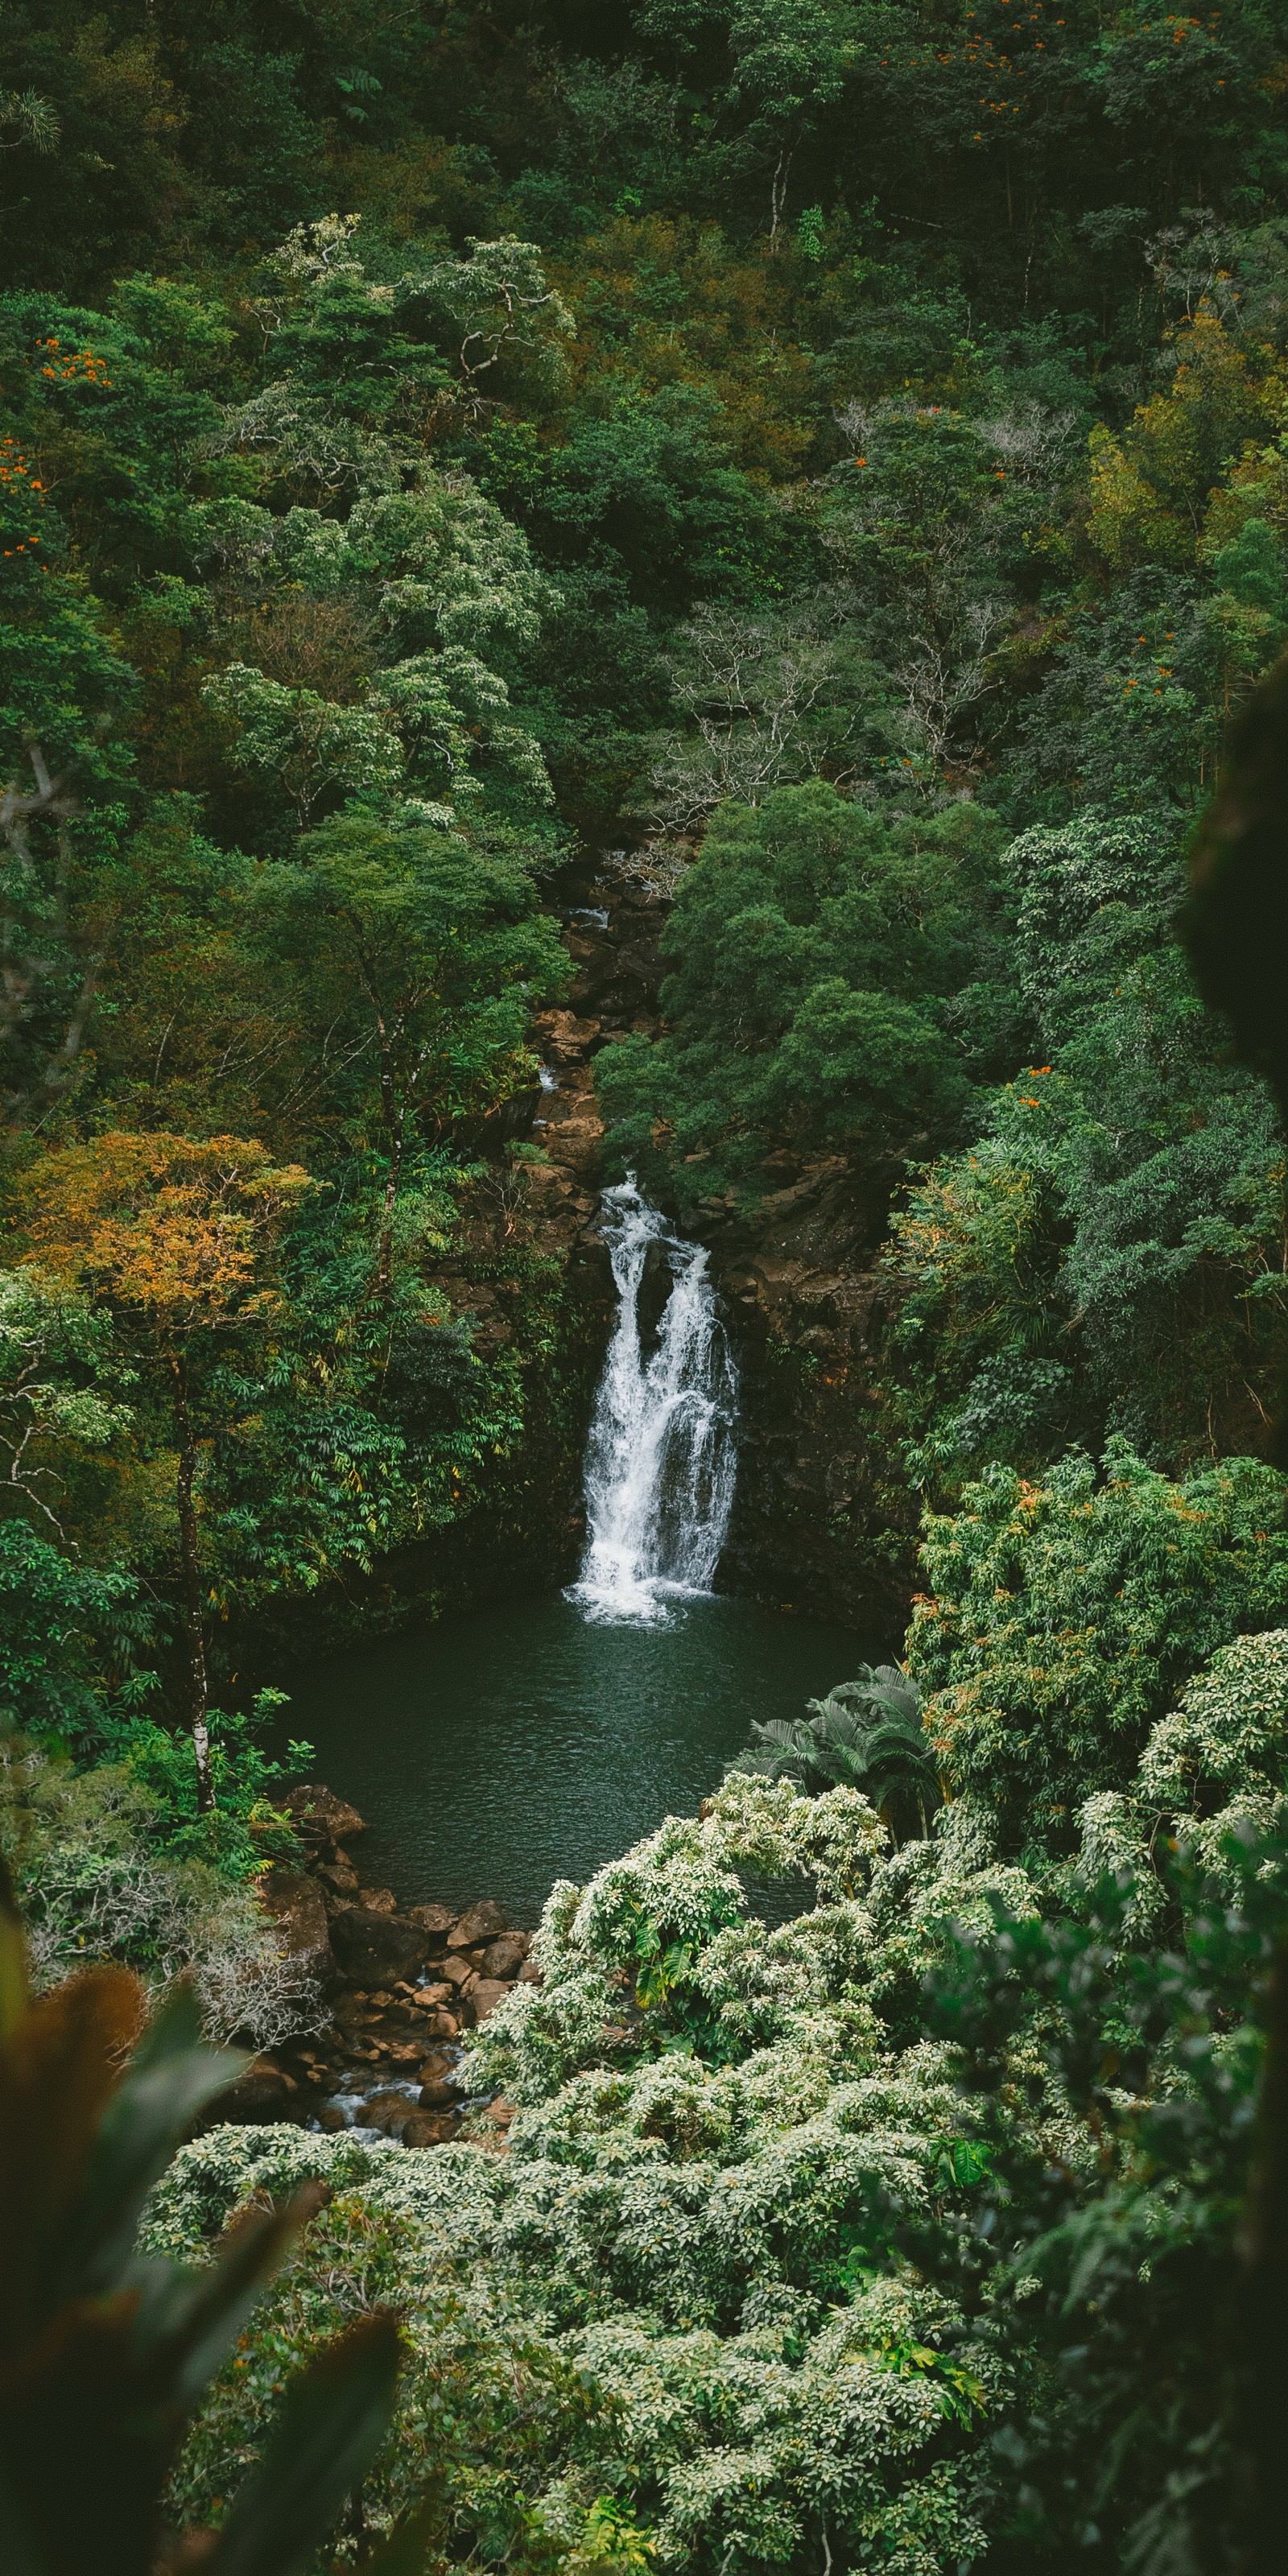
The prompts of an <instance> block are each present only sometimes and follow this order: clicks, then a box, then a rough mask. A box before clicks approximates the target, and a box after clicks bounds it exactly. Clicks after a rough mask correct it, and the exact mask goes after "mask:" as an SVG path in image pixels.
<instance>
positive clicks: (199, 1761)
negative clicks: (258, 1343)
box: [170, 1358, 215, 1816]
mask: <svg viewBox="0 0 1288 2576" xmlns="http://www.w3.org/2000/svg"><path fill="white" fill-rule="evenodd" d="M170 1368H171V1373H172V1375H173V1378H174V1426H175V1430H176V1432H177V1434H178V1443H179V1477H178V1487H177V1492H178V1501H179V1556H180V1562H181V1565H182V1569H183V1622H184V1634H185V1638H186V1642H187V1648H188V1686H189V1694H190V1700H189V1709H190V1714H189V1724H190V1726H191V1729H192V1755H193V1760H194V1762H195V1763H196V1766H197V1813H198V1815H200V1816H208V1815H211V1814H212V1813H213V1811H214V1804H215V1784H214V1781H213V1779H212V1777H211V1771H210V1730H209V1726H208V1724H207V1713H208V1710H209V1706H210V1692H209V1687H208V1684H207V1681H206V1638H205V1629H204V1626H203V1622H202V1616H201V1574H200V1570H199V1567H198V1564H197V1507H196V1503H195V1501H194V1499H193V1487H194V1484H195V1482H196V1474H197V1443H196V1440H195V1438H194V1436H193V1429H192V1416H191V1414H190V1412H189V1410H188V1387H187V1380H186V1378H185V1376H184V1370H183V1362H182V1361H181V1360H178V1359H174V1358H172V1359H171V1361H170Z"/></svg>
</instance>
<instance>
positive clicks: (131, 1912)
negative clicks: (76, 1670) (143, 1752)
mask: <svg viewBox="0 0 1288 2576" xmlns="http://www.w3.org/2000/svg"><path fill="white" fill-rule="evenodd" d="M153 1822H154V1807H153V1803H152V1801H151V1799H150V1798H149V1796H148V1794H147V1792H146V1790H144V1789H142V1788H141V1787H140V1785H139V1783H138V1781H137V1780H136V1779H135V1778H134V1777H133V1775H132V1774H131V1772H130V1771H129V1769H128V1768H127V1766H126V1765H124V1764H110V1765H104V1766H103V1767H102V1768H100V1769H98V1770H94V1771H88V1772H81V1773H79V1774H75V1773H73V1772H72V1771H71V1770H70V1769H69V1768H68V1766H67V1765H66V1764H63V1763H56V1762H51V1761H48V1760H47V1759H46V1758H45V1757H44V1756H42V1755H41V1754H39V1753H38V1752H35V1751H33V1750H31V1749H30V1748H28V1749H27V1750H25V1751H24V1752H23V1753H21V1754H20V1755H18V1754H13V1753H12V1752H10V1753H5V1754H3V1755H0V1840H2V1841H3V1846H4V1849H5V1854H6V1858H7V1859H8V1862H9V1866H10V1869H11V1871H12V1872H13V1876H14V1882H15V1887H16V1891H17V1895H18V1901H19V1904H20V1906H21V1908H22V1912H23V1916H24V1920H25V1923H26V1927H27V1942H28V1949H29V1954H30V1959H31V1965H32V1972H33V1976H34V1980H35V1982H36V1984H37V1985H38V1986H50V1985H56V1984H57V1983H58V1981H59V1979H60V1978H63V1977H66V1976H69V1975H71V1974H72V1973H73V1971H74V1970H76V1969H77V1968H85V1967H90V1966H93V1965H94V1964H95V1963H96V1962H97V1961H100V1960H105V1959H116V1960H120V1961H121V1962H123V1963H124V1964H125V1965H126V1966H128V1967H131V1968H134V1969H135V1970H136V1971H137V1972H138V1974H139V1975H140V1976H142V1978H143V1979H144V1981H145V1983H146V1984H147V1985H149V1986H150V1987H152V1988H154V1989H157V1988H160V1987H162V1986H164V1985H168V1984H169V1982H170V1980H171V1978H172V1977H175V1976H178V1975H179V1974H180V1972H181V1971H182V1970H189V1971H190V1972H191V1974H192V1976H193V1978H194V1980H195V1983H196V1987H197V1992H198V1995H199V1997H200V2000H201V2006H202V2019H203V2023H204V2025H205V2031H206V2036H207V2038H208V2039H211V2040H216V2041H226V2040H230V2039H232V2038H233V2037H237V2038H239V2039H242V2040H245V2041H246V2042H248V2043H249V2045H250V2046H251V2047H253V2048H272V2047H274V2046H275V2045H276V2044H277V2042H278V2041H279V2040H282V2039H285V2038H286V2037H287V2035H288V2033H290V2032H299V2031H306V2030H317V2029H319V2028H320V2026H321V2023H322V2020H323V2017H324V2016H323V2004H322V1997H321V1994H320V1991H319V1988H318V1985H317V1981H316V1978H314V1977H313V1976H312V1975H311V1974H310V1972H309V1971H308V1969H307V1968H306V1967H305V1966H304V1965H303V1964H302V1963H301V1961H300V1960H299V1959H298V1958H294V1957H292V1956H291V1955H290V1953H289V1952H286V1951H284V1950H283V1949H282V1947H281V1943H280V1940H279V1937H278V1934H277V1931H276V1927H275V1926H274V1925H273V1923H272V1922H270V1921H269V1920H268V1919H267V1918H266V1917H265V1915H264V1914H263V1912H262V1911H261V1909H260V1906H259V1905H258V1903H257V1901H256V1898H255V1893H254V1889H253V1887H249V1886H245V1885H243V1886H230V1885H229V1884H228V1882H227V1881H226V1880H224V1879H221V1878H220V1877H219V1876H218V1875H217V1874H216V1872H215V1871H214V1870H211V1869H207V1868H205V1867H203V1866H201V1865H200V1864H199V1863H197V1862H194V1861H185V1860H176V1859H174V1858H172V1857H167V1856H164V1855H161V1854H158V1852H157V1851H156V1848H155V1839H154V1834H153V1830H152V1828H153Z"/></svg>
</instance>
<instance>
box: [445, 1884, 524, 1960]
mask: <svg viewBox="0 0 1288 2576" xmlns="http://www.w3.org/2000/svg"><path fill="white" fill-rule="evenodd" d="M509 1928H510V1927H509V1925H508V1923H507V1922H506V1919H505V1916H504V1914H503V1913H502V1911H501V1908H500V1906H499V1905H494V1904H493V1902H492V1899H491V1897H490V1896H487V1897H485V1898H484V1899H483V1902H482V1904H481V1905H471V1907H470V1909H469V1912H468V1913H467V1914H462V1915H461V1917H460V1919H459V1921H458V1922H456V1923H454V1924H453V1926H452V1929H451V1931H450V1932H449V1933H448V1935H447V1946H448V1949H449V1950H473V1949H474V1948H475V1947H476V1946H477V1944H478V1943H479V1942H480V1941H494V1940H495V1939H496V1937H497V1934H498V1933H499V1932H508V1930H509Z"/></svg>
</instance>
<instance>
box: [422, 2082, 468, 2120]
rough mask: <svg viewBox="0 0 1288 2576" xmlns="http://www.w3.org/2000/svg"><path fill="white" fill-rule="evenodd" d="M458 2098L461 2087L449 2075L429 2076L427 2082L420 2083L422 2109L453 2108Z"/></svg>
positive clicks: (445, 2109)
mask: <svg viewBox="0 0 1288 2576" xmlns="http://www.w3.org/2000/svg"><path fill="white" fill-rule="evenodd" d="M460 2098H461V2088H460V2086H459V2084H454V2083H453V2081H452V2079H451V2077H450V2075H434V2076H431V2077H430V2080H429V2082H428V2084H422V2086H421V2088H420V2096H419V2099H420V2107H421V2109H422V2111H450V2110H454V2109H455V2107H456V2105H457V2103H458V2102H459V2101H460Z"/></svg>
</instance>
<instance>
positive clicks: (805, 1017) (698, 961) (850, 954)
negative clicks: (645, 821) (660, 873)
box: [597, 780, 995, 1197]
mask: <svg viewBox="0 0 1288 2576" xmlns="http://www.w3.org/2000/svg"><path fill="white" fill-rule="evenodd" d="M993 847H994V835H993V834H992V833H991V831H990V828H989V825H988V822H987V821H986V819H985V818H984V817H983V816H982V815H980V814H978V813H976V812H964V811H958V812H955V813H951V814H948V815H943V816H935V817H931V818H928V819H927V820H926V821H925V822H911V821H894V820H891V819H890V818H889V817H888V816H886V815H878V814H875V813H872V812H870V811H868V810H867V809H866V808H865V807H863V806H862V805H859V804H857V803H853V802H850V801H848V800H847V799H846V798H844V797H842V796H840V795H839V794H838V793H837V791H836V790H835V789H834V788H832V787H829V786H826V785H825V784H824V783H823V782H822V781H821V780H814V781H812V782H811V783H810V784H809V785H807V786H801V787H786V788H780V789H778V790H776V791H775V792H774V793H773V794H771V795H768V796H766V798H765V800H764V802H763V804H760V805H758V806H756V807H754V808H753V807H750V806H746V805H739V804H730V805H726V806H724V807H722V808H721V810H720V811H719V813H717V814H716V815H715V816H714V817H713V819H712V821H711V824H710V826H709V828H708V831H707V834H706V837H705V839H704V841H703V844H702V849H701V852H700V854H699V856H698V858H697V859H696V860H695V862H694V864H693V866H692V867H691V868H690V869H689V870H688V872H687V874H686V875H685V876H684V877H683V879H682V880H681V883H680V886H679V890H678V893H677V896H676V902H675V909H674V911H673V913H672V914H671V917H670V920H669V921H668V923H667V926H666V929H665V931H664V933H663V949H664V953H665V954H666V956H667V958H668V959H669V961H670V963H671V967H672V972H671V974H670V976H669V977H668V980H667V982H666V984H665V985H664V987H663V992H662V1004H663V1009H664V1010H665V1012H666V1014H667V1017H668V1019H669V1021H670V1023H671V1026H672V1031H673V1034H670V1035H668V1036H667V1037H665V1038H662V1039H659V1040H658V1041H657V1042H656V1043H650V1042H649V1041H647V1040H645V1039H642V1038H630V1039H627V1040H626V1041H625V1042H624V1043H623V1044H621V1045H620V1046H617V1047H614V1048H613V1049H612V1050H611V1051H609V1052H607V1053H606V1054H605V1055H604V1056H602V1057H601V1058H600V1059H599V1060H598V1063H597V1078H598V1080H599V1084H600V1089H601V1092H602V1095H603V1098H604V1102H605V1106H606V1109H607V1112H608V1116H609V1121H610V1125H609V1147H610V1150H611V1151H612V1152H614V1153H615V1154H616V1155H617V1156H618V1157H620V1158H623V1159H624V1160H625V1161H627V1162H630V1163H632V1164H636V1165H637V1166H638V1168H640V1169H641V1170H643V1171H645V1172H649V1173H652V1174H657V1173H659V1172H664V1173H666V1174H667V1175H668V1176H669V1177H670V1178H671V1179H672V1182H673V1185H674V1186H675V1187H677V1188H679V1190H680V1192H681V1195H682V1196H684V1195H687V1196H689V1197H696V1196H701V1195H705V1194H706V1193H708V1192H709V1191H710V1190H711V1189H712V1188H718V1187H720V1186H722V1185H725V1184H727V1183H728V1182H729V1181H733V1182H735V1183H739V1182H743V1183H750V1182H751V1181H752V1180H753V1178H754V1176H755V1174H756V1172H757V1170H758V1168H759V1166H760V1165H761V1164H762V1163H763V1161H764V1158H765V1156H766V1155H767V1154H768V1153H770V1152H772V1151H774V1150H775V1149H777V1148H779V1147H781V1146H783V1145H784V1144H786V1145H788V1146H795V1147H799V1148H801V1149H803V1150H811V1149H817V1148H818V1147H820V1146H822V1145H825V1144H827V1143H829V1142H830V1143H832V1144H842V1143H843V1144H846V1145H848V1146H849V1147H850V1148H852V1149H854V1150H857V1151H861V1152H862V1153H863V1155H864V1156H865V1158H868V1159H869V1160H874V1161H877V1162H880V1161H881V1159H882V1158H883V1157H884V1156H885V1155H887V1154H888V1153H890V1152H891V1151H896V1152H897V1151H907V1150H908V1148H909V1146H910V1145H911V1144H912V1143H913V1141H914V1140H915V1139H916V1138H918V1137H926V1136H929V1135H939V1134H943V1133H944V1132H945V1131H946V1130H951V1128H952V1127H953V1126H954V1125H955V1124H956V1123H957V1122H958V1121H959V1119H960V1117H961V1114H962V1111H963V1109H964V1107H965V1104H966V1101H967V1097H968V1077H969V1073H970V1069H971V1065H972V1060H973V1059H972V1046H971V1038H970V1027H969V1022H970V1012H971V1010H972V1008H973V1007H974V1003H973V1002H970V1001H968V1002H966V1003H965V1004H963V1006H962V1010H956V1005H954V1006H953V1008H952V1009H950V1007H949V1006H950V1002H951V1001H952V997H953V996H954V995H955V994H960V993H961V992H963V991H964V989H965V988H966V987H973V986H975V985H977V984H978V983H979V981H980V979H981V974H982V972H987V971H988V968H989V966H990V964H993V963H994V962H995V961H994V959H993V951H992V941H991V920H992V912H993V893H992V886H991V869H990V862H991V857H992V852H993ZM980 998H981V997H980V996H979V995H976V996H975V1001H976V1002H978V1001H979V1000H980ZM954 1012H956V1016H955V1017H954ZM963 1012H964V1014H965V1017H964V1018H963ZM985 1017H987V1012H986V1011H985ZM690 1164H693V1165H694V1166H695V1170H689V1169H688V1168H687V1166H688V1165H690ZM695 1171H696V1177H695Z"/></svg>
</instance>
